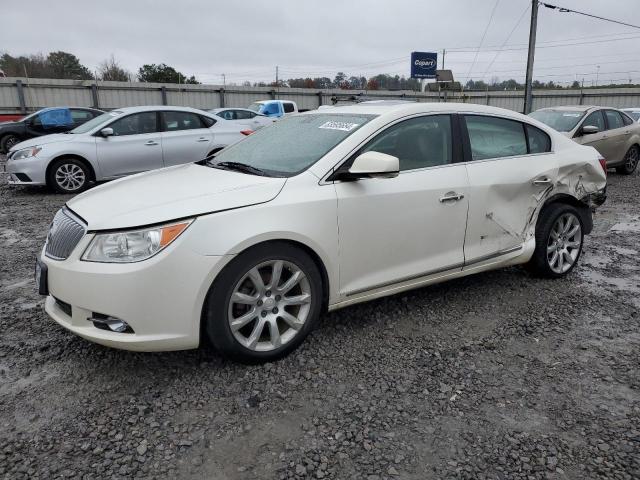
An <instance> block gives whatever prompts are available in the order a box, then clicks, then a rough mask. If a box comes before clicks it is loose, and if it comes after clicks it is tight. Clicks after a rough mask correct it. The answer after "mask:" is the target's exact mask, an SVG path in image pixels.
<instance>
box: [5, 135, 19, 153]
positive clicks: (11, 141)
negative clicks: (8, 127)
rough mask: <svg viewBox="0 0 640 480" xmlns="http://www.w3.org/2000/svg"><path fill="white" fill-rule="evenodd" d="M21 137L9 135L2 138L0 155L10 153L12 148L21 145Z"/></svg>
mask: <svg viewBox="0 0 640 480" xmlns="http://www.w3.org/2000/svg"><path fill="white" fill-rule="evenodd" d="M20 141H21V140H20V137H18V136H17V135H14V134H13V133H8V134H6V135H5V136H4V137H2V138H0V153H9V150H11V147H13V146H14V145H17V144H18V143H20Z"/></svg>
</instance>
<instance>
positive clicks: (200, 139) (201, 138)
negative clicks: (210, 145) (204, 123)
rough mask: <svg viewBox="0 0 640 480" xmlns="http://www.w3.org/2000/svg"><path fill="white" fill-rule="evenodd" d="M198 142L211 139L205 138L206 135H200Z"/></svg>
mask: <svg viewBox="0 0 640 480" xmlns="http://www.w3.org/2000/svg"><path fill="white" fill-rule="evenodd" d="M196 141H197V142H208V141H209V139H208V138H204V137H200V138H199V139H198V140H196Z"/></svg>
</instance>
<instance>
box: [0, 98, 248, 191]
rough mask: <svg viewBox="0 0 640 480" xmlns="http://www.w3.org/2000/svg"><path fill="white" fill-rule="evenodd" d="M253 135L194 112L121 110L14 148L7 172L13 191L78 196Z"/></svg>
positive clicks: (179, 109) (192, 159)
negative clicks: (36, 188) (42, 189)
mask: <svg viewBox="0 0 640 480" xmlns="http://www.w3.org/2000/svg"><path fill="white" fill-rule="evenodd" d="M250 133H251V130H249V129H248V127H247V126H246V125H238V124H236V123H234V122H227V121H226V120H224V119H222V118H220V117H215V116H213V115H211V114H210V113H206V112H203V111H202V110H196V109H195V108H186V107H167V106H158V107H127V108H120V109H118V110H113V111H111V112H108V113H104V114H103V115H100V116H98V117H96V118H94V119H93V120H90V121H88V122H87V123H85V124H84V125H81V126H80V127H78V128H76V129H74V130H71V131H70V132H68V133H65V134H56V135H46V136H44V137H39V138H33V139H31V140H27V141H25V142H21V143H19V144H17V145H15V146H13V147H12V148H11V149H10V150H9V154H8V156H7V166H6V171H7V173H8V174H9V179H8V181H9V183H10V184H13V185H48V186H49V187H51V188H53V189H54V190H56V191H57V192H60V193H77V192H80V191H82V190H84V189H85V188H86V187H87V186H88V185H89V184H90V183H91V182H93V181H103V180H111V179H114V178H119V177H123V176H125V175H131V174H134V173H139V172H144V171H147V170H153V169H157V168H162V167H169V166H172V165H179V164H182V163H189V162H195V161H198V160H202V159H203V158H205V157H206V156H208V155H211V154H213V153H215V152H217V151H219V150H221V149H222V148H224V147H226V146H227V145H230V144H232V143H235V142H237V141H238V140H241V139H243V138H244V137H245V136H246V135H248V134H250Z"/></svg>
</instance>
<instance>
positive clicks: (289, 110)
mask: <svg viewBox="0 0 640 480" xmlns="http://www.w3.org/2000/svg"><path fill="white" fill-rule="evenodd" d="M282 105H283V106H284V113H292V112H294V111H295V108H293V103H291V102H283V104H282Z"/></svg>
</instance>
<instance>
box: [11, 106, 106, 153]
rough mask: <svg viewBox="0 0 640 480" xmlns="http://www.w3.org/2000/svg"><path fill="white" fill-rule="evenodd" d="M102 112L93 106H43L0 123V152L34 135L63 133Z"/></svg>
mask: <svg viewBox="0 0 640 480" xmlns="http://www.w3.org/2000/svg"><path fill="white" fill-rule="evenodd" d="M103 113H104V112H103V111H101V110H96V109H94V108H83V107H53V108H43V109H42V110H38V111H37V112H35V113H32V114H31V115H28V116H26V117H24V118H22V119H21V120H16V121H12V122H1V123H0V153H7V152H8V151H9V150H10V149H11V147H13V146H14V145H16V144H18V143H20V142H22V141H24V140H28V139H30V138H34V137H41V136H42V135H49V134H51V133H64V132H68V131H70V130H73V129H74V128H76V127H79V126H80V125H82V124H83V123H85V122H88V121H89V120H91V119H93V118H95V117H97V116H98V115H102V114H103Z"/></svg>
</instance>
